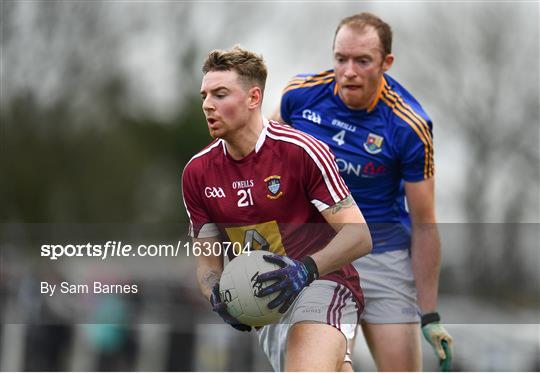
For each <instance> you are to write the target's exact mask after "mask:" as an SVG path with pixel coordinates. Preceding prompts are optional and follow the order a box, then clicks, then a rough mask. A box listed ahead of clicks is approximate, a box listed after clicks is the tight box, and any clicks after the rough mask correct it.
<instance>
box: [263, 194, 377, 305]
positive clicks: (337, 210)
mask: <svg viewBox="0 0 540 373" xmlns="http://www.w3.org/2000/svg"><path fill="white" fill-rule="evenodd" d="M321 214H322V215H323V217H324V218H325V219H326V221H327V222H328V223H329V224H330V225H331V226H332V227H333V228H334V229H335V230H336V231H337V234H336V236H335V237H334V238H333V239H332V240H331V241H330V242H329V243H328V245H326V246H325V247H324V248H323V249H322V250H320V251H318V252H317V253H315V254H313V255H308V256H305V257H304V258H302V259H300V260H295V259H291V258H289V257H282V256H280V255H275V254H271V255H265V256H264V259H265V260H267V261H269V262H272V263H275V264H277V265H279V266H280V267H281V269H278V270H274V271H271V272H266V273H263V274H260V275H259V276H258V278H257V281H261V282H265V281H269V280H277V282H275V283H273V284H272V285H269V286H267V287H266V288H263V289H262V290H261V291H260V292H259V294H258V296H260V297H263V296H265V295H268V294H272V293H274V292H277V291H280V292H281V293H280V294H279V296H277V297H276V298H275V299H273V300H272V301H271V302H270V303H268V307H270V308H275V307H278V306H281V307H280V308H279V312H281V313H285V312H286V311H287V310H288V309H289V307H290V306H291V304H292V303H293V302H294V299H295V298H296V296H297V295H298V294H299V293H300V291H301V290H302V289H303V288H304V287H306V286H308V285H309V284H310V283H311V282H313V281H314V280H316V279H317V278H319V277H320V276H323V275H325V274H327V273H330V272H333V271H336V270H338V269H339V268H341V267H343V266H344V265H346V264H349V263H351V262H352V261H353V260H355V259H357V258H359V257H361V256H362V255H366V254H368V253H369V252H370V251H371V246H372V244H371V235H370V233H369V229H368V227H367V224H366V222H365V220H364V217H363V216H362V213H361V212H360V209H359V208H358V206H357V205H356V203H355V202H354V199H353V198H352V197H351V196H350V195H348V196H347V197H345V198H344V199H343V200H341V201H340V202H338V203H336V204H334V205H333V206H332V207H330V208H327V209H325V210H323V211H322V212H321Z"/></svg>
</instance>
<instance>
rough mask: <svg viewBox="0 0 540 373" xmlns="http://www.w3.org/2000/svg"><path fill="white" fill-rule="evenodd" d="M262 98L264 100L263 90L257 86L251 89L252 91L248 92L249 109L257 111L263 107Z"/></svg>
mask: <svg viewBox="0 0 540 373" xmlns="http://www.w3.org/2000/svg"><path fill="white" fill-rule="evenodd" d="M262 98H263V94H262V90H261V88H260V87H257V86H254V87H251V88H250V90H249V91H248V99H249V104H248V106H249V108H250V109H255V108H257V107H261V106H262Z"/></svg>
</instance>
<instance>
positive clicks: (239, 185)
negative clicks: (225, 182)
mask: <svg viewBox="0 0 540 373" xmlns="http://www.w3.org/2000/svg"><path fill="white" fill-rule="evenodd" d="M253 185H255V183H254V182H253V180H241V181H233V183H232V188H233V189H244V188H251V187H252V186H253Z"/></svg>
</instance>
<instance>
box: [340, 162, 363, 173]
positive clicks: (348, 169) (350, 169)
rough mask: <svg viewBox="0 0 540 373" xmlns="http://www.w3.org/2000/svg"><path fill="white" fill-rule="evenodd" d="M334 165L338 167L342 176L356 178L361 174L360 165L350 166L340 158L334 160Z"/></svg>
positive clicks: (350, 164) (349, 163)
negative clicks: (353, 176)
mask: <svg viewBox="0 0 540 373" xmlns="http://www.w3.org/2000/svg"><path fill="white" fill-rule="evenodd" d="M336 163H337V165H338V170H339V172H341V173H342V174H347V175H350V174H353V175H356V176H360V173H361V172H362V165H361V164H356V165H355V164H352V163H351V162H347V161H346V160H344V159H342V158H336Z"/></svg>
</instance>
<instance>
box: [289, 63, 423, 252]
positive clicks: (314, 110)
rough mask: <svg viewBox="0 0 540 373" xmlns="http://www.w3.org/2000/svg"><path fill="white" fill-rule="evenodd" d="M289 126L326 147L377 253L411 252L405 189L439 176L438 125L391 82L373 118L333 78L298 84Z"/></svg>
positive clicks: (302, 79) (293, 84)
mask: <svg viewBox="0 0 540 373" xmlns="http://www.w3.org/2000/svg"><path fill="white" fill-rule="evenodd" d="M281 117H282V119H283V120H284V121H285V122H286V123H288V124H290V125H292V126H294V127H295V128H298V129H300V130H302V131H304V132H307V133H309V134H311V135H313V136H315V137H316V138H318V139H320V140H322V141H324V142H325V143H327V144H328V145H329V146H330V147H331V149H332V151H333V152H334V154H335V156H336V161H337V164H338V166H339V170H340V172H341V175H342V176H343V179H344V180H345V182H346V183H347V185H348V187H349V189H350V191H351V193H352V195H353V197H354V199H355V200H356V203H357V204H358V206H359V207H360V209H361V210H362V213H363V214H364V217H365V219H366V221H367V222H368V225H369V228H370V231H371V235H372V239H373V251H372V252H373V253H381V252H385V251H392V250H403V249H408V248H409V247H410V231H411V229H410V219H409V214H408V211H407V209H406V206H405V189H404V181H408V182H417V181H421V180H424V179H428V178H429V177H431V176H432V175H433V173H434V165H433V140H432V123H431V120H430V119H429V117H428V116H427V114H426V113H425V111H424V110H423V109H422V107H421V106H420V104H419V103H418V101H416V99H415V98H414V97H413V96H412V95H411V94H410V93H409V92H408V91H407V90H405V88H403V87H402V86H401V85H400V84H399V83H397V82H396V81H395V80H394V79H392V78H391V77H390V76H389V75H386V74H385V75H384V77H383V79H382V82H381V85H380V87H379V90H378V92H377V99H376V100H375V101H374V102H373V104H372V105H371V106H370V108H368V109H367V110H352V109H349V108H348V107H347V106H346V105H345V104H344V103H343V101H342V100H341V98H340V97H339V95H338V94H337V87H336V81H335V79H334V72H333V70H328V71H325V72H322V73H320V74H315V75H313V74H306V75H297V76H295V77H294V78H293V79H292V80H291V81H290V82H289V84H288V85H287V87H286V88H285V90H284V92H283V97H282V101H281Z"/></svg>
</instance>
